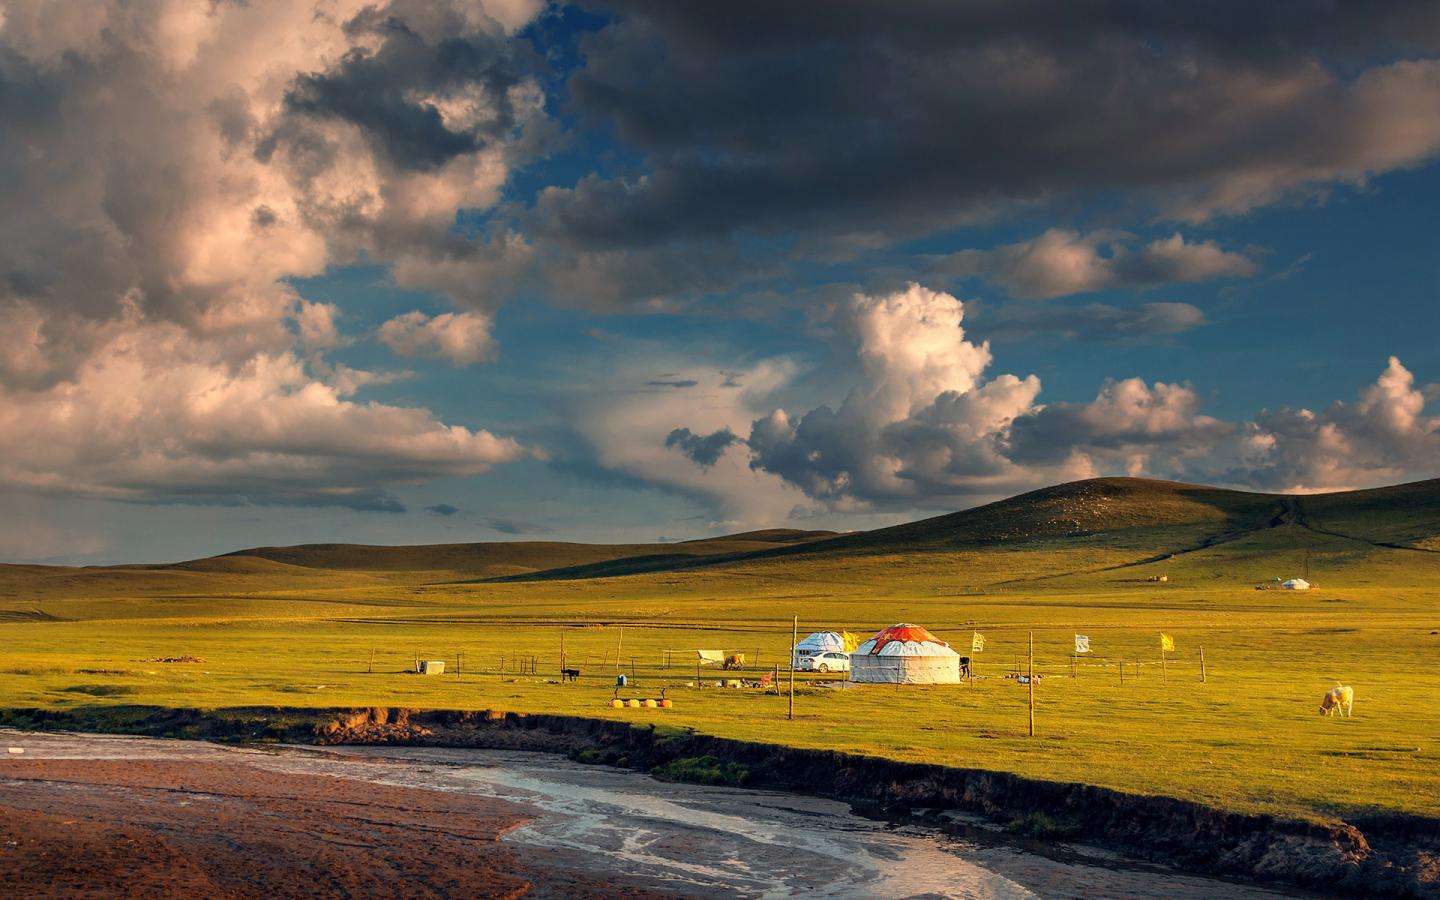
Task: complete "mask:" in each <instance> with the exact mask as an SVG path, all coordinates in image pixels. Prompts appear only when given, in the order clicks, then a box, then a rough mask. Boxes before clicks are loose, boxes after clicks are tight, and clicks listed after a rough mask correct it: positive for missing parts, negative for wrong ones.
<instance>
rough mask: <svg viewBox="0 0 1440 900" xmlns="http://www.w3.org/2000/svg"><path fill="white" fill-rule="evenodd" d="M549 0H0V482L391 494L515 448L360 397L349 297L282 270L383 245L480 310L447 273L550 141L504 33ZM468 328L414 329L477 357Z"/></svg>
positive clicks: (297, 271) (422, 276) (215, 498)
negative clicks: (316, 288)
mask: <svg viewBox="0 0 1440 900" xmlns="http://www.w3.org/2000/svg"><path fill="white" fill-rule="evenodd" d="M540 6H541V4H540V3H539V2H538V0H500V2H485V3H481V2H461V0H391V2H388V3H381V4H376V3H374V2H373V0H310V2H289V0H251V2H247V3H195V2H191V0H139V2H125V0H77V2H67V3H52V2H47V0H6V2H5V3H4V4H3V7H4V24H3V27H0V83H3V84H4V85H5V87H6V90H4V91H0V121H4V122H5V125H6V139H5V140H4V141H0V183H4V184H5V185H7V188H6V200H5V203H4V204H3V205H0V273H3V275H0V423H4V425H3V432H4V433H3V435H0V443H3V445H4V453H5V460H4V462H3V463H0V487H3V486H5V485H9V486H12V487H24V488H26V489H31V490H46V491H73V492H78V493H86V494H98V495H105V496H120V497H127V498H133V499H138V500H145V499H166V498H169V499H187V498H190V499H196V500H200V501H205V502H238V501H241V500H246V501H250V502H257V503H285V502H297V503H323V502H329V501H331V500H333V502H336V503H342V504H349V505H366V504H370V505H380V506H383V505H385V504H384V503H383V502H381V501H375V502H374V503H371V501H369V500H366V499H365V498H366V497H367V496H374V497H378V496H380V494H381V493H382V492H383V486H384V485H385V484H387V483H395V482H403V481H410V480H419V479H424V478H428V477H436V476H442V475H451V474H465V473H474V472H478V471H483V470H484V469H485V467H487V466H489V465H492V464H494V463H496V462H502V461H504V460H506V459H512V458H514V457H515V456H516V455H517V454H518V453H519V452H520V451H519V448H518V447H517V446H516V445H515V444H514V443H513V442H511V441H508V440H506V439H502V438H497V437H494V436H493V435H490V434H489V433H487V432H485V431H483V430H481V431H473V430H469V429H466V428H457V427H452V426H446V425H444V424H443V423H440V422H438V421H436V420H435V419H434V418H433V417H432V416H431V415H430V414H429V413H428V412H426V411H425V410H422V409H405V408H400V407H392V406H383V405H377V404H371V403H362V402H357V401H354V400H351V399H347V397H346V395H347V394H348V393H349V392H350V391H352V390H354V389H356V388H358V387H359V386H360V385H362V384H364V383H367V382H373V381H374V380H376V376H375V375H373V374H372V373H364V372H359V371H357V370H354V369H347V368H345V367H343V366H335V365H331V364H329V363H327V362H326V361H325V360H324V359H323V357H322V356H321V354H322V353H323V352H324V351H325V350H327V349H329V348H333V347H335V346H337V345H339V344H340V343H342V337H341V335H340V332H339V328H338V327H337V321H338V314H339V310H338V309H337V308H336V307H335V306H333V305H330V304H325V303H311V302H305V301H302V300H300V298H298V297H297V296H296V293H295V291H294V290H293V289H292V288H291V287H290V281H291V280H292V279H294V278H297V277H306V276H314V275H318V274H320V273H322V272H324V271H325V270H326V269H327V268H329V267H332V266H341V265H346V264H350V263H352V262H356V261H358V260H361V259H367V260H371V261H374V262H378V263H381V264H391V265H396V266H397V269H396V272H397V275H396V278H397V281H400V282H401V283H402V284H403V285H404V286H407V287H414V288H420V289H435V290H439V291H441V292H449V293H450V294H451V296H452V297H453V298H454V299H455V300H456V302H460V303H472V302H473V301H474V300H475V298H474V297H473V296H470V295H469V294H466V293H464V292H463V291H460V290H459V289H458V286H457V285H455V284H453V283H452V282H450V281H448V280H447V279H446V277H445V261H446V259H447V258H448V257H449V255H450V254H451V247H452V245H453V244H454V242H455V238H454V236H453V235H452V234H451V230H452V226H453V223H454V217H455V211H456V209H457V208H460V207H486V206H490V205H492V204H494V203H495V202H496V200H497V199H498V197H499V191H500V188H501V187H502V186H503V184H504V182H505V180H506V178H507V176H508V173H509V171H510V170H511V168H512V166H513V165H514V164H515V163H516V161H517V160H521V159H525V158H527V157H528V154H530V153H532V152H533V148H532V144H533V141H534V137H533V134H534V133H535V132H536V131H537V129H538V130H539V131H542V132H543V130H544V127H545V126H544V116H543V113H542V111H541V97H540V91H539V88H538V87H537V85H536V83H535V81H534V79H533V78H532V77H531V76H530V75H529V74H528V71H529V68H528V65H527V64H526V63H525V53H527V52H528V51H525V50H523V49H519V48H517V45H516V42H515V41H512V40H511V34H512V33H513V32H514V30H516V29H518V28H520V27H522V26H523V25H524V24H525V23H526V22H527V21H529V19H531V18H532V17H533V16H534V15H535V14H536V13H537V12H538V11H539V9H540ZM401 263H403V272H402V271H401V267H400V266H399V264H401ZM470 315H471V314H468V313H467V314H461V315H458V316H455V317H453V318H451V319H448V320H446V322H445V323H444V325H439V326H437V325H436V321H438V320H431V321H429V322H426V323H421V325H422V326H423V327H421V328H420V329H419V330H420V331H421V332H422V333H423V334H425V335H429V336H431V340H432V343H433V346H434V348H435V352H438V353H442V354H445V355H447V356H449V357H450V358H452V359H456V360H467V361H473V360H476V359H479V358H482V357H483V356H484V354H485V352H486V348H487V347H488V330H487V329H486V328H485V327H484V325H485V323H486V322H487V321H488V319H487V318H486V317H485V316H484V315H483V313H477V314H474V315H475V316H476V318H470V317H469V316H470ZM422 343H423V341H422ZM297 344H298V347H297ZM417 346H419V345H418V344H417ZM297 350H303V351H304V352H305V354H306V362H305V363H304V364H302V363H300V362H299V361H298V357H297V355H296V354H297ZM391 502H392V503H393V501H391Z"/></svg>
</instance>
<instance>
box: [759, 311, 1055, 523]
mask: <svg viewBox="0 0 1440 900" xmlns="http://www.w3.org/2000/svg"><path fill="white" fill-rule="evenodd" d="M844 315H845V321H846V325H847V330H848V333H849V334H850V336H851V338H852V339H853V341H854V342H855V351H854V352H855V354H856V357H857V360H858V363H859V370H860V372H859V380H858V383H857V384H856V385H855V386H854V387H853V388H852V389H851V390H850V392H849V393H848V394H847V395H846V397H845V400H844V402H843V403H841V404H840V406H839V407H838V409H832V408H831V407H829V406H820V407H817V408H815V409H812V410H810V411H809V412H807V413H804V414H802V415H792V414H791V413H788V412H787V411H785V410H783V409H776V410H772V411H771V412H770V413H769V414H767V415H766V416H764V417H762V418H758V419H756V420H755V421H754V422H753V423H752V425H751V429H750V433H749V438H748V446H749V448H750V450H751V453H752V459H751V466H752V467H753V468H755V469H757V470H760V471H765V472H770V473H773V474H776V475H779V476H780V477H782V478H783V479H785V480H786V481H787V482H790V483H792V484H795V485H797V486H799V487H800V488H801V489H802V490H804V491H805V493H806V494H807V495H808V496H810V497H812V498H814V499H817V500H822V501H824V502H827V503H831V504H839V505H842V506H843V505H844V504H846V503H848V502H853V501H860V502H892V503H896V502H924V501H925V500H926V499H927V498H930V497H932V496H963V495H967V494H974V493H979V492H983V491H987V490H989V491H993V490H997V489H998V490H1003V486H1005V485H1007V484H1010V483H1011V482H1012V481H1013V480H1014V479H1015V478H1016V476H1017V474H1019V473H1018V470H1017V469H1016V467H1015V466H1013V465H1012V464H1010V463H1009V462H1008V461H1007V460H1006V459H1005V458H1004V457H1003V456H1002V455H1001V453H1000V448H999V444H998V439H999V437H1000V436H1001V435H1002V434H1003V432H1004V430H1005V429H1006V427H1007V426H1008V425H1009V423H1010V421H1011V420H1013V419H1014V417H1015V416H1017V415H1019V414H1021V413H1023V412H1025V411H1027V410H1028V409H1029V408H1030V407H1031V405H1032V403H1033V402H1034V399H1035V397H1036V395H1037V394H1038V393H1039V391H1040V381H1039V379H1037V378H1035V377H1034V376H1030V377H1028V378H1023V379H1022V378H1017V377H1015V376H1013V375H1001V376H998V377H995V378H991V379H986V378H984V372H985V369H986V368H987V367H988V366H989V364H990V360H991V355H990V347H989V344H988V343H979V344H976V343H974V342H971V341H968V340H966V339H965V332H964V329H963V328H962V325H961V323H962V320H963V317H964V305H963V304H962V303H961V302H960V301H959V300H957V299H956V298H955V297H953V296H951V295H949V294H945V293H941V292H938V291H933V290H930V289H928V288H925V287H923V286H921V285H918V284H911V285H909V286H908V287H907V288H905V289H904V290H901V291H897V292H895V293H893V294H886V295H879V296H872V295H866V294H857V295H855V296H854V297H853V298H852V299H851V301H850V303H849V304H848V305H847V306H846V307H845V309H844Z"/></svg>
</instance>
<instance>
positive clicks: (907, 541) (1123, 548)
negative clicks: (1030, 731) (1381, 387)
mask: <svg viewBox="0 0 1440 900" xmlns="http://www.w3.org/2000/svg"><path fill="white" fill-rule="evenodd" d="M1242 539H1243V540H1244V541H1245V546H1252V547H1256V548H1259V549H1257V551H1256V552H1257V553H1261V554H1262V555H1265V554H1270V555H1277V556H1281V557H1285V558H1287V559H1288V558H1289V557H1294V559H1295V560H1303V559H1304V554H1305V552H1306V550H1307V549H1308V548H1313V547H1316V546H1322V547H1324V546H1331V545H1333V544H1334V542H1335V541H1334V539H1342V540H1348V541H1353V542H1355V543H1356V544H1359V545H1366V544H1368V545H1374V546H1383V547H1390V548H1409V549H1414V550H1425V551H1429V550H1434V551H1437V552H1440V479H1437V480H1432V481H1423V482H1416V483H1413V484H1405V485H1397V486H1394V487H1386V488H1377V489H1373V490H1365V491H1346V492H1341V493H1333V494H1314V495H1284V494H1265V493H1253V492H1249V491H1236V490H1227V489H1224V488H1212V487H1204V486H1199V485H1191V484H1183V483H1179V482H1173V481H1157V480H1152V479H1143V478H1095V479H1089V480H1086V481H1076V482H1071V483H1068V484H1061V485H1055V486H1053V487H1047V488H1042V489H1040V490H1037V491H1031V492H1029V493H1025V494H1020V495H1018V496H1015V497H1010V498H1008V499H1005V500H1000V501H997V502H995V503H989V504H986V505H984V506H978V507H975V508H973V509H967V510H962V511H960V512H955V513H948V514H946V515H942V516H936V517H934V518H930V519H923V520H920V521H917V522H908V523H905V524H903V525H895V526H891V527H889V528H880V529H876V530H873V531H862V532H853V533H850V534H844V535H836V536H834V537H830V538H826V539H819V540H811V541H805V542H796V543H789V544H785V545H783V546H776V547H766V548H761V549H756V550H750V551H742V552H739V553H736V554H731V555H725V554H715V555H709V556H661V555H648V556H640V555H637V556H628V557H614V558H611V559H607V560H602V561H598V562H592V563H581V564H578V565H571V566H564V567H559V568H555V569H549V570H540V571H536V572H531V573H524V574H518V575H513V576H509V578H508V579H507V580H514V581H524V580H530V579H576V578H603V577H613V576H618V575H631V574H639V573H645V572H658V571H666V570H676V569H690V568H696V567H715V566H725V567H729V568H736V567H742V566H749V567H759V568H761V569H765V568H770V567H773V565H774V564H776V563H777V562H779V561H781V560H788V561H790V562H791V563H802V562H803V563H808V564H810V565H811V566H824V565H825V564H826V563H827V562H828V563H831V564H834V565H846V566H855V565H860V564H863V563H862V560H863V559H864V558H866V557H906V558H908V559H910V560H911V561H915V560H917V559H923V558H925V557H926V556H933V555H936V554H952V555H953V554H965V553H973V552H978V551H988V552H991V553H992V554H993V553H995V552H1001V553H1006V554H1029V555H1033V554H1037V553H1039V554H1046V555H1048V557H1049V558H1050V560H1051V561H1052V562H1053V563H1054V564H1053V565H1052V566H1050V567H1049V569H1048V571H1045V570H1041V571H1030V570H1029V569H1027V572H1026V574H1027V576H1028V577H1043V576H1046V575H1052V576H1053V575H1066V574H1072V573H1076V572H1080V571H1085V570H1104V569H1114V568H1121V567H1127V566H1140V565H1144V564H1147V563H1156V562H1160V561H1168V560H1171V559H1174V558H1176V557H1179V556H1183V555H1186V554H1193V553H1204V552H1206V551H1209V550H1211V549H1212V548H1216V547H1219V546H1221V545H1223V544H1227V543H1229V542H1232V541H1238V540H1242ZM1077 557H1085V558H1086V559H1088V560H1089V562H1088V563H1087V562H1085V560H1083V559H1079V558H1077ZM1012 561H1013V560H1012Z"/></svg>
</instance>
